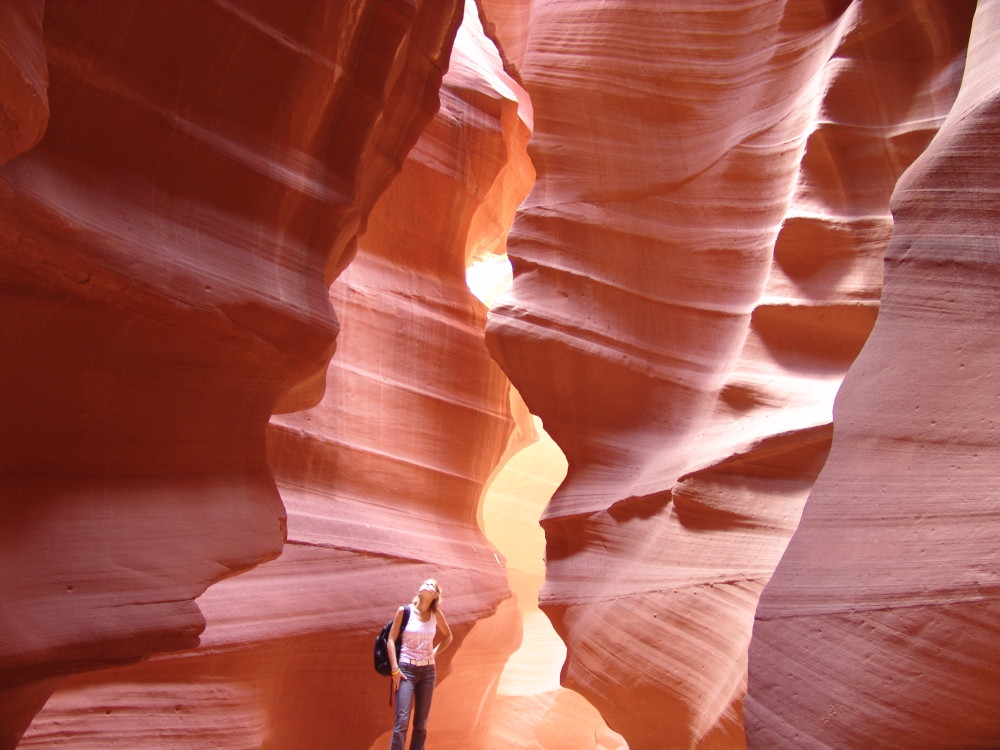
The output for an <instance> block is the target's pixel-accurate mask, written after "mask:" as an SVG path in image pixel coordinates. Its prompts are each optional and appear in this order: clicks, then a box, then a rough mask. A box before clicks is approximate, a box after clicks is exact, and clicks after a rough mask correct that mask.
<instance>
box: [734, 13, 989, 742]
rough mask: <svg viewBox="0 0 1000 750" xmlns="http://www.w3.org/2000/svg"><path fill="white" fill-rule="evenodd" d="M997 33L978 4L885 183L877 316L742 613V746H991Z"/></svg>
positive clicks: (939, 42) (936, 44)
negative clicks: (929, 116) (925, 129)
mask: <svg viewBox="0 0 1000 750" xmlns="http://www.w3.org/2000/svg"><path fill="white" fill-rule="evenodd" d="M944 10H945V9H944V8H943V7H942V8H941V11H942V13H943V11H944ZM953 11H954V9H953V7H952V6H951V5H949V6H948V12H949V14H950V13H952V12H953ZM998 29H1000V3H997V2H994V1H992V0H989V1H987V2H980V3H978V5H977V9H976V14H975V19H974V22H973V24H972V30H971V39H970V42H969V51H968V62H967V64H966V67H965V75H964V78H963V80H962V85H961V90H960V92H959V94H958V98H957V100H956V101H955V102H954V105H953V107H952V108H951V111H950V113H949V114H948V117H947V119H946V120H945V122H944V124H943V126H942V127H941V129H940V131H939V132H938V134H937V136H936V137H935V138H934V140H933V141H932V142H931V143H930V145H929V146H928V147H927V149H926V150H925V151H924V152H923V154H922V155H921V156H920V157H919V158H918V159H917V160H916V161H915V162H914V163H913V165H912V166H911V167H910V168H909V169H908V170H907V172H906V173H905V175H904V176H903V177H902V179H901V180H900V181H899V183H898V185H897V186H896V189H895V192H894V193H893V197H892V210H893V214H894V217H895V224H894V228H893V235H892V240H891V242H890V245H889V249H888V252H887V255H886V263H885V291H884V294H883V297H882V306H881V310H880V313H879V317H878V321H877V323H876V325H875V328H874V330H873V332H872V335H871V337H870V338H869V340H868V342H867V344H866V346H865V348H864V350H863V352H862V353H861V356H860V357H859V358H858V360H857V361H856V362H855V364H854V366H853V367H852V369H851V371H850V373H849V374H848V376H847V378H846V379H845V381H844V385H843V388H842V389H841V391H840V393H839V394H838V396H837V402H836V407H835V411H834V416H835V420H834V424H835V428H836V429H835V434H834V440H833V446H832V449H831V452H830V457H829V460H828V462H827V464H826V466H825V467H824V469H823V472H822V474H821V475H820V477H819V480H818V482H817V484H816V486H815V488H814V490H813V492H812V494H811V496H810V498H809V502H808V504H807V506H806V509H805V512H804V514H803V516H802V522H801V524H800V526H799V528H798V531H797V532H796V534H795V536H794V537H793V539H792V541H791V543H790V545H789V547H788V550H787V551H786V553H785V555H784V557H783V558H782V560H781V564H780V565H779V566H778V568H777V571H776V572H775V574H774V577H773V578H772V579H771V582H770V584H769V585H768V586H767V588H766V589H765V591H764V594H763V596H762V598H761V601H760V606H759V609H758V612H757V621H756V624H755V626H754V631H753V639H752V641H751V645H750V682H749V692H748V700H747V708H746V714H747V732H748V739H749V745H750V747H752V748H761V749H763V748H768V750H770V749H771V748H779V749H780V748H796V750H799V749H800V748H801V749H808V748H828V747H836V748H865V749H866V750H869V749H870V750H882V749H884V750H889V748H893V750H900V749H904V748H906V749H909V748H914V749H915V748H928V747H934V748H974V747H980V748H985V747H998V746H1000V720H998V718H997V717H998V713H997V707H998V706H1000V647H998V626H997V623H998V622H1000V565H998V562H997V552H996V548H997V545H996V540H997V535H998V533H1000V510H998V505H997V501H996V491H995V484H996V482H995V479H996V467H997V466H998V465H1000V463H998V461H1000V456H998V451H1000V443H998V440H997V424H996V412H997V409H996V407H997V404H998V403H1000V381H998V378H997V374H996V373H997V354H996V346H995V343H996V340H997V333H998V332H997V322H996V321H997V319H998V318H997V312H998V310H997V299H998V297H997V289H998V287H1000V268H998V258H997V253H996V246H997V239H996V237H997V229H996V228H997V220H998V210H997V205H998V204H997V193H998V190H1000V185H998V182H997V173H998V158H1000V157H998V156H997V153H996V148H995V144H996V141H997V136H998V128H1000V84H998V81H997V77H996V69H997V64H998V54H997V50H998V49H1000V47H998V43H1000V36H998V31H997V30H998ZM959 30H964V28H963V27H960V28H958V29H956V32H957V31H959ZM930 41H931V40H930V39H928V42H930ZM935 46H936V47H937V48H938V49H941V48H942V47H943V46H944V45H943V40H942V39H938V40H936V41H935Z"/></svg>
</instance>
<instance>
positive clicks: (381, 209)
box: [21, 15, 533, 750]
mask: <svg viewBox="0 0 1000 750" xmlns="http://www.w3.org/2000/svg"><path fill="white" fill-rule="evenodd" d="M474 19H475V16H474V15H473V20H474ZM489 50H492V60H491V59H490V58H488V57H487V55H486V54H485V53H486V52H488V51H489ZM491 64H492V65H493V68H491V67H490V65H491ZM504 78H505V77H504V75H503V73H502V71H501V70H500V69H499V58H498V57H497V55H496V51H495V49H493V48H492V45H491V44H489V43H488V42H487V40H486V39H485V38H484V37H483V35H482V33H481V32H479V34H478V35H477V34H476V33H475V29H474V27H473V28H468V29H465V30H464V31H463V33H462V34H460V35H459V37H458V39H457V41H456V44H455V53H454V55H453V56H452V58H451V64H450V69H449V71H448V75H447V77H446V79H445V82H444V86H443V88H442V90H441V94H440V98H441V109H440V111H439V112H438V113H437V115H436V117H435V118H434V119H433V121H432V122H431V123H430V124H429V125H428V127H427V128H426V129H425V131H424V133H423V135H422V137H421V138H420V140H419V141H418V142H417V144H416V145H415V147H414V148H413V150H412V151H411V152H410V154H409V156H408V158H407V160H406V162H405V164H404V166H403V169H402V171H401V172H400V174H399V175H398V176H397V177H396V178H395V179H394V181H393V183H392V184H391V186H390V187H389V188H388V189H387V191H386V192H385V194H384V195H383V196H382V197H381V199H380V200H379V201H378V202H377V203H376V205H375V206H374V207H373V210H372V212H371V214H370V216H369V219H368V223H367V229H366V231H365V233H364V234H363V235H362V237H361V238H360V240H359V249H358V252H357V255H356V257H355V258H354V260H353V261H352V262H351V264H350V265H349V266H347V267H346V269H345V270H344V272H343V273H342V274H341V275H340V276H339V278H338V279H337V280H336V282H335V283H334V284H333V286H332V288H331V292H330V300H331V302H332V306H333V308H334V309H335V310H336V311H337V315H338V318H339V320H340V326H341V330H340V335H339V336H338V344H337V347H338V348H337V354H336V357H335V358H334V359H333V361H332V364H331V367H330V368H329V370H328V371H327V373H326V384H325V394H326V395H325V397H324V398H323V400H322V401H321V403H320V404H319V405H318V406H316V407H315V408H312V409H308V410H305V411H301V412H298V413H294V414H287V415H281V416H276V417H273V418H272V420H271V424H270V428H269V430H268V449H269V450H268V459H269V463H270V465H271V466H272V467H273V470H274V475H275V479H276V483H277V486H278V489H279V491H280V494H281V498H282V500H283V502H284V505H285V508H286V509H287V514H288V533H287V540H286V543H285V546H284V549H283V551H282V554H281V556H280V558H278V559H277V560H274V561H272V562H269V563H267V564H264V565H261V566H260V567H258V568H257V569H255V570H253V571H251V572H249V573H246V574H244V575H242V576H238V577H234V578H231V579H228V580H226V581H223V582H220V583H218V584H216V585H215V586H213V587H212V588H211V589H210V590H209V591H208V592H207V593H206V594H205V595H203V596H202V597H201V598H200V599H199V600H198V604H199V606H200V607H201V609H202V611H203V612H204V614H205V617H206V619H207V621H208V626H207V628H206V630H205V632H204V634H203V636H202V638H201V644H200V646H199V647H198V648H197V649H195V650H191V651H184V652H181V653H178V654H176V655H170V656H162V657H159V658H157V659H154V660H152V661H150V662H147V663H144V664H141V665H137V666H133V667H128V668H124V669H117V670H110V671H105V672H99V673H93V674H88V675H81V676H79V677H76V678H74V679H72V680H68V681H66V682H65V683H64V684H63V686H62V687H61V688H60V690H59V691H58V692H57V693H56V695H55V696H54V697H53V699H52V700H51V701H49V703H48V705H47V706H46V708H45V709H44V710H43V711H42V712H41V713H40V714H39V715H38V717H37V718H36V720H35V722H34V723H33V725H32V726H31V728H30V729H29V731H28V732H27V733H26V735H25V738H24V741H23V742H22V744H21V746H22V747H24V748H29V747H39V748H41V747H51V746H53V745H58V746H59V747H80V748H81V749H82V748H90V747H93V745H92V744H91V743H92V742H93V737H94V736H95V735H96V736H99V737H100V738H101V743H102V746H103V747H123V748H124V747H143V748H174V747H179V746H185V744H186V743H190V742H192V741H194V739H197V741H198V742H199V743H201V744H205V745H206V746H211V747H214V748H233V750H236V749H237V748H244V749H245V748H248V747H268V748H287V749H288V750H309V749H310V748H315V749H316V750H320V749H321V748H323V749H325V748H329V747H331V746H333V747H337V748H341V749H343V750H350V749H357V750H366V749H367V748H369V747H379V748H381V747H385V746H387V744H388V739H386V738H384V737H380V736H381V735H383V734H384V733H386V732H387V731H388V730H389V728H390V727H391V723H392V712H391V709H390V708H389V706H388V705H387V698H388V681H387V680H386V679H385V678H383V677H380V676H379V675H377V674H375V672H374V671H373V669H372V661H371V650H372V639H373V637H374V632H376V631H377V629H378V627H380V626H381V623H382V622H383V621H384V620H386V619H388V618H389V617H390V616H391V615H392V613H393V611H394V610H395V608H396V607H397V606H399V605H400V604H402V603H405V602H407V601H409V599H410V597H412V596H413V594H414V593H415V588H416V586H417V585H418V584H419V582H420V581H421V580H422V579H424V578H426V577H428V576H434V577H435V578H437V579H439V580H440V581H441V582H442V584H443V586H444V590H445V609H446V611H447V613H448V619H449V622H450V624H451V626H452V628H453V629H454V631H455V636H456V643H455V645H454V646H453V647H452V650H451V651H450V652H449V653H447V654H446V657H445V658H444V659H443V660H442V662H441V664H440V665H439V686H438V689H437V690H436V693H435V699H434V703H435V710H434V712H433V714H432V721H431V726H430V733H431V738H432V741H433V742H434V745H435V747H439V748H453V749H454V750H469V749H471V748H483V750H486V749H487V748H489V747H491V731H490V722H489V721H488V720H487V719H488V718H489V712H488V708H489V705H490V703H489V697H490V696H491V694H492V692H493V690H494V689H495V686H496V681H497V678H498V676H499V674H500V672H501V670H502V669H503V665H504V662H505V661H506V658H507V656H508V655H509V654H510V653H511V652H512V651H513V650H514V649H515V648H516V646H517V639H518V636H519V634H520V629H519V627H518V624H519V618H518V614H517V611H516V608H515V607H514V606H513V605H512V604H510V603H506V604H505V601H506V600H508V599H509V597H510V591H509V589H508V585H507V576H506V572H505V569H504V567H503V564H502V559H501V558H500V557H499V555H498V554H497V551H496V549H495V548H494V546H493V545H492V544H490V542H489V541H488V540H487V539H486V538H485V537H484V536H483V534H482V532H481V531H480V527H479V524H478V515H479V505H480V499H481V495H482V493H483V488H484V485H485V483H486V482H487V480H488V479H489V478H490V476H491V475H492V473H493V471H494V469H495V467H496V466H497V465H498V464H499V463H500V461H501V458H502V456H504V455H505V453H506V452H507V450H508V441H509V438H510V436H511V433H512V429H513V426H514V421H513V418H512V415H511V413H510V407H509V382H508V381H507V379H506V377H504V375H503V374H502V372H501V371H500V369H499V368H498V367H497V366H496V364H495V363H494V362H493V361H492V359H491V358H490V356H489V354H488V352H487V350H486V347H485V345H484V342H483V337H484V333H483V330H484V327H485V318H486V308H485V307H484V306H483V305H482V304H481V303H480V302H479V301H477V300H476V299H475V298H474V297H473V296H472V294H471V292H470V291H469V288H468V287H467V286H466V281H465V274H466V266H467V265H468V263H469V262H471V261H472V260H473V259H474V258H477V257H479V256H481V255H487V256H489V255H492V254H494V253H496V252H498V251H502V241H503V237H504V232H505V228H506V227H507V226H509V224H510V222H511V217H512V215H513V212H514V210H515V208H516V206H517V205H518V203H519V202H520V201H521V199H522V198H523V197H524V195H525V194H526V193H527V191H528V188H529V187H530V184H531V180H532V178H533V173H532V170H531V168H530V165H529V163H528V161H527V155H526V148H525V144H526V140H527V136H528V133H529V130H528V126H527V124H526V122H525V121H524V119H523V118H524V117H527V116H528V115H529V113H528V112H526V111H524V110H523V109H522V107H521V106H520V105H519V102H518V101H517V98H516V97H515V95H514V93H513V91H511V90H509V89H508V88H506V84H505V82H504ZM206 681H209V682H210V683H211V686H210V687H207V686H204V683H205V682H206ZM188 685H190V686H193V687H194V690H193V692H191V693H190V694H188V691H187V690H186V689H179V687H178V686H188ZM95 703H97V704H101V705H107V706H110V707H111V709H110V713H109V714H108V715H104V714H102V713H101V712H97V711H94V710H92V709H91V708H90V707H91V706H93V705H94V704H95ZM484 706H485V707H486V708H484Z"/></svg>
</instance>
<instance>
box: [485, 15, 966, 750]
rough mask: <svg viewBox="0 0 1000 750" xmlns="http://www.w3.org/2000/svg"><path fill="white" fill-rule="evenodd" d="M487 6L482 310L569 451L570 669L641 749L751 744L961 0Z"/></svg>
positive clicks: (558, 500) (558, 587)
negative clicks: (527, 192)
mask: <svg viewBox="0 0 1000 750" xmlns="http://www.w3.org/2000/svg"><path fill="white" fill-rule="evenodd" d="M483 5H484V7H485V8H486V14H487V16H490V17H493V18H495V19H496V22H495V24H494V25H493V26H492V27H489V28H492V30H493V33H494V34H495V36H496V37H497V39H498V41H499V42H500V44H501V48H502V49H503V50H505V51H506V50H509V53H508V54H507V60H508V65H509V66H510V68H511V69H512V70H513V71H515V72H516V73H517V74H518V75H519V76H520V78H521V80H522V83H523V85H524V87H525V89H526V90H527V91H528V92H529V94H530V95H531V97H532V103H533V107H534V111H535V132H534V135H533V139H532V148H531V152H530V153H531V156H532V160H533V162H534V164H535V166H536V168H537V170H538V180H537V183H536V186H535V188H534V189H533V191H532V194H531V196H529V198H528V200H527V201H526V203H525V205H524V206H523V207H522V210H521V211H520V212H519V213H518V216H517V218H516V221H515V224H514V227H513V228H512V230H511V233H510V247H509V252H510V255H511V260H512V263H513V267H514V283H513V289H512V291H511V293H510V295H509V296H508V298H507V299H506V301H505V302H501V303H500V304H499V305H498V306H497V307H496V308H495V309H494V310H493V313H492V316H491V322H490V325H489V329H488V331H489V333H488V336H489V343H490V346H491V350H492V351H493V352H494V353H495V356H496V357H497V358H498V361H500V363H501V364H502V366H503V367H504V369H505V371H506V372H507V373H508V374H509V375H510V377H511V380H512V381H513V383H514V385H515V386H516V387H517V388H518V389H519V391H520V392H521V394H522V395H523V397H524V399H525V402H526V403H527V405H528V407H529V408H530V409H531V410H532V411H533V412H534V413H536V414H538V415H539V416H540V417H541V418H542V420H543V422H544V424H545V428H546V430H547V431H548V432H549V433H550V434H551V435H552V437H553V438H554V439H555V441H556V442H557V443H558V444H559V446H560V447H561V448H562V449H563V451H564V452H565V454H566V456H567V458H568V461H569V472H568V476H567V478H566V480H565V482H564V483H563V485H562V486H561V487H560V489H559V490H558V492H557V493H556V495H555V497H554V498H553V501H552V503H551V505H550V506H549V508H548V509H547V511H546V513H545V515H544V517H543V521H542V522H543V525H544V526H545V530H546V537H547V541H548V545H547V572H546V575H547V579H546V583H545V586H544V587H543V589H542V594H541V603H542V608H543V609H544V610H545V611H546V612H547V613H548V614H549V616H550V617H551V618H552V619H553V621H554V623H555V625H556V628H557V630H558V631H559V633H560V635H562V636H563V638H564V639H565V641H566V642H567V645H568V649H569V655H568V660H567V663H566V666H565V669H564V679H563V684H565V685H568V686H569V687H572V688H574V689H576V690H578V691H580V692H581V693H583V694H584V695H585V696H586V697H588V698H589V699H590V700H591V702H592V703H594V705H596V706H597V707H598V709H599V710H600V711H601V712H602V714H603V715H604V717H605V718H606V719H607V721H608V723H609V724H610V726H611V727H612V728H613V729H615V730H617V731H618V732H620V733H621V734H622V735H624V737H625V739H626V740H627V741H628V743H629V747H630V748H631V749H632V750H645V749H648V750H664V749H665V748H694V747H697V748H737V747H742V746H743V745H744V739H743V728H742V697H743V692H744V683H745V675H746V651H747V645H748V641H749V639H750V634H751V627H752V622H753V615H754V611H755V608H756V605H757V598H758V595H759V593H760V591H761V589H762V587H763V586H764V584H765V583H766V582H767V580H768V578H769V576H770V575H771V572H772V570H773V568H774V566H775V565H776V563H777V562H778V559H779V557H780V555H781V553H782V550H783V549H784V546H785V544H786V542H787V540H788V538H789V536H790V535H791V533H792V531H793V530H794V529H795V526H796V522H797V520H798V516H799V513H800V510H801V507H802V505H803V503H804V501H805V499H806V497H807V495H808V493H809V491H810V488H811V486H812V483H813V481H814V480H815V478H816V475H817V473H818V471H819V470H820V468H821V467H822V466H823V463H824V460H825V458H826V454H827V451H828V448H829V442H830V436H831V414H830V411H831V404H832V400H833V397H834V394H835V393H836V391H837V388H838V387H839V385H840V382H841V379H842V378H843V376H844V374H845V373H846V371H847V369H848V368H849V366H850V365H851V363H852V361H853V359H854V357H855V356H856V355H857V353H858V352H859V351H860V349H861V347H862V345H863V344H864V342H865V339H866V337H867V335H868V333H869V331H870V330H871V327H872V325H873V323H874V320H875V316H876V312H877V307H878V301H879V294H880V288H881V259H882V253H883V251H884V249H885V246H886V243H887V241H888V238H889V235H890V231H891V226H892V219H891V216H890V213H889V196H890V193H891V192H892V190H893V187H894V185H895V182H896V180H897V179H898V178H899V176H900V174H901V173H902V172H903V170H904V169H905V168H906V166H907V165H908V164H909V163H910V162H911V161H912V160H913V159H914V158H916V157H917V156H918V155H919V154H920V153H921V151H922V149H923V148H924V147H925V146H926V145H927V143H928V142H929V141H930V139H931V138H932V136H933V135H934V132H935V130H936V128H937V127H938V126H939V124H940V122H941V119H942V118H943V116H944V115H945V114H946V113H947V111H948V108H949V107H950V105H951V101H952V99H953V97H954V95H955V91H956V89H957V86H958V82H959V78H960V75H961V68H962V62H963V59H964V47H965V41H966V39H967V35H968V25H969V20H970V16H971V11H972V8H973V5H972V4H971V3H957V4H956V3H941V2H921V3H916V4H912V5H907V6H898V5H891V6H889V5H886V4H884V3H866V2H855V3H850V2H838V3H833V2H830V3H814V2H789V3H759V2H735V3H727V4H726V5H725V8H722V7H720V6H718V5H713V6H711V7H709V6H700V5H694V4H690V3H658V4H651V3H624V2H623V3H607V2H600V3H598V2H589V3H588V2H581V3H547V2H522V3H511V2H505V1H503V0H497V1H496V2H492V1H491V0H486V2H484V4H483ZM493 9H496V13H495V14H494V13H493V12H492V11H493ZM761 747H762V748H763V747H767V744H766V743H765V744H763V745H761Z"/></svg>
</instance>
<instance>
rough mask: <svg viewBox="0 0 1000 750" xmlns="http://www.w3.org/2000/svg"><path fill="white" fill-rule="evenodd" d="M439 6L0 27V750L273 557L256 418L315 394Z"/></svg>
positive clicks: (337, 7)
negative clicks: (49, 701)
mask: <svg viewBox="0 0 1000 750" xmlns="http://www.w3.org/2000/svg"><path fill="white" fill-rule="evenodd" d="M461 11H462V8H461V6H460V4H459V3H457V2H441V1H440V0H433V2H403V1H399V2H385V1H382V2H375V1H374V0H373V1H371V2H355V3H350V4H345V3H341V2H333V1H331V2H320V1H310V2H306V1H304V0H303V1H297V2H286V3H278V4H276V3H269V2H256V3H254V2H250V3H239V4H236V3H230V2H228V1H226V0H219V1H218V2H203V3H186V4H184V6H183V9H182V12H181V11H180V10H178V8H176V7H174V6H172V5H170V4H162V3H135V2H132V0H109V1H108V2H102V3H100V4H95V3H92V2H74V1H72V0H49V1H48V2H40V1H38V0H36V1H32V0H16V1H15V2H13V3H5V4H4V6H3V9H2V10H0V29H2V30H3V32H4V37H3V44H2V50H0V90H2V92H3V94H4V101H3V106H2V109H0V152H2V154H3V156H4V157H5V158H6V159H7V161H6V163H4V164H3V166H2V167H0V267H2V277H0V284H2V292H3V298H2V302H3V315H2V316H0V350H2V357H0V382H2V388H0V413H2V414H3V419H2V420H0V448H2V449H0V567H2V570H3V575H2V576H0V634H2V635H0V706H2V709H0V746H2V747H5V748H9V747H13V746H14V745H15V744H16V743H17V738H18V736H19V735H20V734H21V733H22V732H23V730H24V728H25V726H26V725H27V723H28V721H29V720H30V719H31V716H32V715H33V714H34V713H35V711H37V710H38V708H39V707H40V706H41V705H42V703H44V701H45V699H46V697H47V695H48V694H49V693H50V692H51V690H52V689H53V688H54V686H55V684H56V682H57V678H58V677H59V676H61V675H65V674H70V673H75V672H82V671H86V670H91V669H95V668H99V667H109V666H113V665H116V664H121V663H127V662H131V661H135V660H139V659H143V658H146V657H148V656H150V655H151V654H155V653H158V652H162V651H166V650H173V649H179V648H189V647H191V646H194V645H195V644H197V643H198V635H199V633H200V632H201V631H202V629H203V628H204V625H205V620H204V617H203V615H202V613H201V612H200V611H199V608H198V607H197V606H196V604H195V601H194V600H195V598H196V597H198V596H199V595H200V594H202V592H204V591H205V589H206V588H207V587H208V586H209V585H210V584H212V583H214V582H216V581H219V580H220V579H222V578H225V577H227V576H229V575H231V574H233V573H237V572H240V571H242V570H245V569H247V568H249V567H251V566H253V565H256V564H258V563H260V562H262V561H264V560H267V559H269V558H273V557H275V556H277V555H278V554H279V553H280V552H281V550H282V543H283V539H284V536H285V511H284V509H283V507H282V504H281V502H280V499H279V495H278V492H277V490H276V487H275V484H274V480H273V478H272V476H271V472H270V469H269V466H268V462H267V450H266V444H265V430H266V428H267V424H268V419H269V418H270V416H271V415H272V413H273V412H275V411H276V410H280V409H291V408H300V407H301V406H302V405H305V404H310V403H315V402H316V401H317V399H318V398H319V396H320V389H319V388H318V387H317V386H320V387H321V386H322V382H323V379H324V376H325V370H326V364H327V362H328V360H329V358H330V355H331V354H332V351H333V341H334V337H335V335H336V332H337V322H336V319H335V317H334V315H333V313H332V310H331V306H330V302H329V298H328V286H329V284H330V282H331V281H332V279H333V278H334V276H335V275H336V273H337V272H338V271H339V270H340V269H341V268H342V267H343V266H344V265H345V264H346V263H347V262H348V260H349V259H350V257H351V255H352V253H353V248H354V242H355V237H356V235H357V234H358V232H359V231H360V229H361V228H362V227H363V225H364V223H365V220H366V218H367V215H368V213H369V211H370V210H371V206H372V204H373V203H374V201H375V199H376V198H377V197H378V196H379V195H380V194H381V192H382V191H383V190H384V189H385V187H386V185H387V183H388V181H389V179H390V178H391V177H392V175H393V174H394V173H396V172H397V171H398V170H399V168H400V164H401V162H402V159H403V157H404V156H405V155H406V153H407V152H408V151H409V149H410V148H411V147H412V145H413V143H414V142H415V141H416V139H417V137H418V136H419V134H420V133H421V131H422V130H423V128H424V126H425V125H426V124H427V123H428V122H429V120H430V118H431V117H432V116H433V114H434V112H435V110H436V109H437V101H438V99H437V96H438V89H439V86H440V81H441V77H442V75H443V71H444V69H445V67H446V65H447V61H448V58H449V55H450V49H451V44H452V40H453V38H454V32H455V29H456V28H457V25H458V23H459V21H460V18H461ZM43 14H44V15H43ZM46 71H47V73H46ZM46 78H47V81H46ZM90 746H91V747H92V746H93V745H90ZM133 746H134V745H133Z"/></svg>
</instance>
